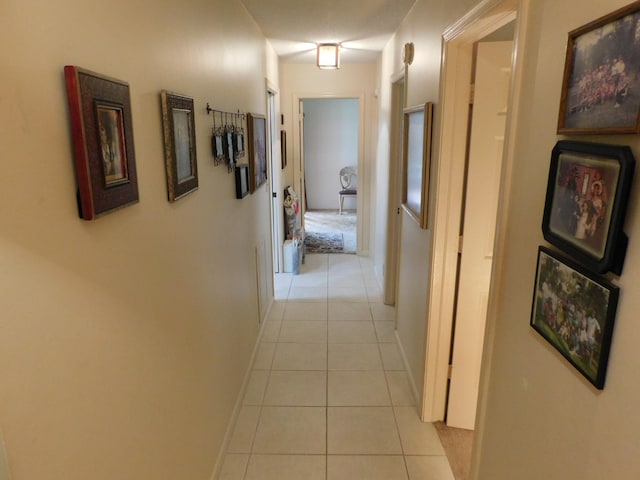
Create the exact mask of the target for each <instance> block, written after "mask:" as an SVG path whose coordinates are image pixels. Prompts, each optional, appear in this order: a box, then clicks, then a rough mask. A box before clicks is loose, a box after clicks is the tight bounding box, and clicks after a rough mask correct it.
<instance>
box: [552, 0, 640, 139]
mask: <svg viewBox="0 0 640 480" xmlns="http://www.w3.org/2000/svg"><path fill="white" fill-rule="evenodd" d="M638 28H640V1H636V2H634V3H632V4H630V5H627V6H626V7H624V8H621V9H619V10H616V11H615V12H612V13H610V14H609V15H606V16H604V17H602V18H599V19H597V20H594V21H593V22H591V23H589V24H587V25H584V26H583V27H580V28H578V29H576V30H573V31H572V32H570V33H569V40H568V45H567V54H566V60H565V69H564V79H563V83H562V97H561V101H560V114H559V118H558V133H564V134H612V133H640V95H639V94H640V88H639V87H640V82H638V80H637V79H636V72H637V70H638V68H640V38H638V37H637V36H636V31H637V29H638Z"/></svg>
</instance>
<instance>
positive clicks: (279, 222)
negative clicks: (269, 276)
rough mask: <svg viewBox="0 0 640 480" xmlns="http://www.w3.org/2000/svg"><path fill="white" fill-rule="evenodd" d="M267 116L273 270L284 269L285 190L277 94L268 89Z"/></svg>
mask: <svg viewBox="0 0 640 480" xmlns="http://www.w3.org/2000/svg"><path fill="white" fill-rule="evenodd" d="M267 95H268V103H267V116H268V118H269V122H268V125H269V137H270V138H271V142H270V144H271V172H269V173H270V176H271V177H270V178H271V182H269V183H270V184H271V248H272V249H273V250H272V256H273V272H274V273H279V272H281V271H282V267H283V261H282V244H283V242H284V240H283V238H282V236H283V232H284V218H283V213H282V207H281V205H282V196H283V195H284V192H283V190H282V186H281V183H280V168H281V161H282V159H281V157H280V152H281V149H280V136H279V131H280V130H279V128H278V122H277V121H276V101H275V100H276V94H275V93H274V92H272V91H270V90H269V91H267Z"/></svg>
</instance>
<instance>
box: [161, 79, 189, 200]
mask: <svg viewBox="0 0 640 480" xmlns="http://www.w3.org/2000/svg"><path fill="white" fill-rule="evenodd" d="M160 102H161V106H162V127H163V132H164V153H165V168H166V173H167V197H168V200H169V201H170V202H175V201H176V200H178V199H179V198H182V197H184V196H185V195H187V194H189V193H191V192H193V191H195V190H197V189H198V162H197V157H196V133H195V130H196V128H195V120H194V108H193V99H192V98H190V97H186V96H184V95H179V94H176V93H169V92H167V91H166V90H162V92H160Z"/></svg>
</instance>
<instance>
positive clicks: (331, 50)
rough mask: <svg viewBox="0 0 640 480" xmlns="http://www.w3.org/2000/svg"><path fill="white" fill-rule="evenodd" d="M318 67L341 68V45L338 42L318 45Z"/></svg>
mask: <svg viewBox="0 0 640 480" xmlns="http://www.w3.org/2000/svg"><path fill="white" fill-rule="evenodd" d="M318 68H321V69H323V70H325V69H334V70H335V69H337V68H340V45H339V44H337V43H321V44H319V45H318Z"/></svg>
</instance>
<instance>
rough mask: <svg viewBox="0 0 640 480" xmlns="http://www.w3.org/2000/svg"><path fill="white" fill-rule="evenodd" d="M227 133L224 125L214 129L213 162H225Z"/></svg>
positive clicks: (215, 163)
mask: <svg viewBox="0 0 640 480" xmlns="http://www.w3.org/2000/svg"><path fill="white" fill-rule="evenodd" d="M224 137H225V133H224V128H223V127H217V128H214V129H213V133H212V134H211V153H212V154H213V164H214V165H216V166H217V165H220V164H222V163H225V161H226V158H227V154H226V153H225V152H226V150H225V148H224V143H225V138H224Z"/></svg>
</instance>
